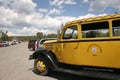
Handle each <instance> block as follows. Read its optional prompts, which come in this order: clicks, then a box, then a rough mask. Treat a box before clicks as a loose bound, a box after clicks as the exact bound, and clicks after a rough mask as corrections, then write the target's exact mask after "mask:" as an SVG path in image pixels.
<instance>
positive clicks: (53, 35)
mask: <svg viewBox="0 0 120 80" xmlns="http://www.w3.org/2000/svg"><path fill="white" fill-rule="evenodd" d="M46 37H47V38H57V34H48V35H47V36H46Z"/></svg>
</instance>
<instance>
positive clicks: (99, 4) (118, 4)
mask: <svg viewBox="0 0 120 80" xmlns="http://www.w3.org/2000/svg"><path fill="white" fill-rule="evenodd" d="M109 6H110V7H114V8H116V9H119V10H120V0H93V1H92V2H91V3H90V9H89V10H90V11H103V10H104V9H106V8H107V7H109Z"/></svg>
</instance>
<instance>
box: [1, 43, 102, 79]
mask: <svg viewBox="0 0 120 80" xmlns="http://www.w3.org/2000/svg"><path fill="white" fill-rule="evenodd" d="M27 44H28V42H22V43H20V44H17V45H13V46H9V47H2V48H0V80H91V79H92V80H101V79H93V78H86V77H80V76H77V75H72V74H68V73H61V72H54V71H53V72H52V74H50V75H48V76H40V75H37V74H35V73H34V70H33V62H34V61H33V60H28V58H29V55H30V54H32V53H33V51H31V50H29V49H28V48H27Z"/></svg>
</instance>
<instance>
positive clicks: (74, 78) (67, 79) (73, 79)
mask: <svg viewBox="0 0 120 80" xmlns="http://www.w3.org/2000/svg"><path fill="white" fill-rule="evenodd" d="M29 70H31V71H32V72H33V73H34V74H36V73H35V72H34V69H33V68H31V69H29ZM36 75H38V74H36ZM47 76H48V77H52V78H55V79H57V80H107V79H99V78H91V77H85V76H78V75H74V74H69V73H63V72H57V71H52V72H51V73H49V74H48V75H47Z"/></svg>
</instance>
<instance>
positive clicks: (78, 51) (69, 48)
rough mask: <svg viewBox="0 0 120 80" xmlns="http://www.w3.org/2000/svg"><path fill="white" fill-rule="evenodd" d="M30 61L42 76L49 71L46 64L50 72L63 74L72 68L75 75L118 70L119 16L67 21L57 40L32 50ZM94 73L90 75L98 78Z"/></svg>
mask: <svg viewBox="0 0 120 80" xmlns="http://www.w3.org/2000/svg"><path fill="white" fill-rule="evenodd" d="M39 55H41V56H39ZM30 58H31V59H35V63H34V65H35V67H34V68H35V70H36V71H37V72H39V73H42V75H43V74H44V75H46V74H47V72H48V69H49V68H51V66H47V65H48V64H49V65H50V64H51V65H52V69H54V70H59V71H64V72H65V71H68V72H72V71H69V70H70V69H71V70H74V69H75V71H76V72H77V73H78V71H79V70H78V69H81V68H84V69H87V70H93V71H94V70H96V71H97V70H98V71H99V70H103V71H105V70H108V71H110V72H112V71H120V14H113V15H106V16H99V17H95V18H87V19H82V20H75V21H72V22H68V23H66V24H65V26H64V27H63V29H62V31H61V34H60V36H59V39H58V40H54V41H46V42H45V43H44V49H40V50H37V51H35V52H34V53H33V54H32V55H31V56H30ZM41 58H45V59H46V60H42V59H41ZM47 60H48V61H47ZM45 61H47V62H45ZM39 62H42V63H43V64H44V65H43V64H41V63H39ZM48 62H49V63H48ZM47 63H48V64H47ZM39 65H40V66H39ZM42 65H43V67H45V69H44V70H43V71H41V70H39V69H41V68H39V67H41V66H42ZM66 65H67V67H65V66H66ZM76 67H77V68H76ZM67 69H68V70H67ZM76 69H77V70H76ZM80 72H81V70H80ZM73 73H75V72H73ZM78 74H82V75H83V73H78ZM87 74H88V72H87ZM97 74H98V73H94V75H93V76H95V75H96V76H99V74H98V75H97ZM101 74H102V73H101ZM89 75H91V73H90V74H89ZM119 78H120V75H119Z"/></svg>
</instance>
